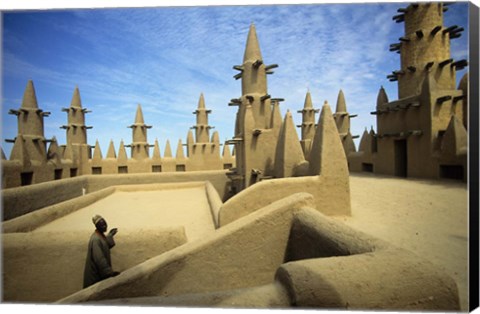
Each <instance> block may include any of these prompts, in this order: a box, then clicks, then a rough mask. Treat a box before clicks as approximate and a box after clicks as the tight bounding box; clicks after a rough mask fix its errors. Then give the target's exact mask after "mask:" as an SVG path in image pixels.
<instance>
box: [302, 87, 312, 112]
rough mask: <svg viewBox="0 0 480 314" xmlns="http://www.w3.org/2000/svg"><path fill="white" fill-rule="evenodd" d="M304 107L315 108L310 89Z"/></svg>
mask: <svg viewBox="0 0 480 314" xmlns="http://www.w3.org/2000/svg"><path fill="white" fill-rule="evenodd" d="M303 108H305V109H310V108H313V104H312V96H311V95H310V91H308V92H307V95H306V96H305V104H304V105H303Z"/></svg>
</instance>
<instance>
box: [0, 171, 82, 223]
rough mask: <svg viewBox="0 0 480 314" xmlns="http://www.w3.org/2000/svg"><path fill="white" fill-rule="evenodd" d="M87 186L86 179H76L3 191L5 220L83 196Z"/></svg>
mask: <svg viewBox="0 0 480 314" xmlns="http://www.w3.org/2000/svg"><path fill="white" fill-rule="evenodd" d="M86 186H87V180H86V177H76V178H71V179H65V180H61V181H51V182H44V183H39V184H35V185H31V186H25V187H19V188H12V189H7V190H2V194H1V197H2V200H3V219H4V220H9V219H12V218H15V217H18V216H21V215H24V214H26V213H29V212H32V211H35V210H37V209H39V208H43V207H46V206H50V205H52V204H57V203H60V202H63V201H66V200H69V199H72V198H75V197H78V196H81V195H82V189H83V188H86Z"/></svg>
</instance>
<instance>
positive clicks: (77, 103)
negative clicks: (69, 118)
mask: <svg viewBox="0 0 480 314" xmlns="http://www.w3.org/2000/svg"><path fill="white" fill-rule="evenodd" d="M70 107H75V108H82V100H81V99H80V91H79V89H78V86H75V90H74V91H73V97H72V102H71V103H70Z"/></svg>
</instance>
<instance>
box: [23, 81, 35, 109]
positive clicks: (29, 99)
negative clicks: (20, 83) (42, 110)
mask: <svg viewBox="0 0 480 314" xmlns="http://www.w3.org/2000/svg"><path fill="white" fill-rule="evenodd" d="M22 108H24V109H27V108H33V109H38V103H37V95H36V93H35V88H34V87H33V81H32V80H29V81H28V83H27V87H26V88H25V92H24V93H23V100H22Z"/></svg>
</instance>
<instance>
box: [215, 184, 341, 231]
mask: <svg viewBox="0 0 480 314" xmlns="http://www.w3.org/2000/svg"><path fill="white" fill-rule="evenodd" d="M302 192H305V193H309V194H311V195H312V196H313V197H314V199H315V201H314V205H313V207H314V208H316V209H317V210H318V211H320V212H321V213H323V214H325V215H329V216H332V215H350V187H349V178H348V176H342V177H335V176H333V177H329V176H322V175H319V176H308V177H295V178H283V179H272V180H265V181H261V182H258V183H256V184H254V185H253V186H251V187H249V188H248V189H246V190H243V191H241V192H240V193H238V194H237V195H235V196H233V197H232V198H230V199H229V200H228V201H227V202H225V203H224V204H223V206H222V207H221V208H220V212H219V224H220V226H224V225H226V224H229V223H231V222H232V221H235V220H237V219H239V218H241V217H243V216H246V215H248V214H250V213H252V212H254V211H256V210H258V209H260V208H262V207H264V206H267V205H268V204H270V203H272V202H274V201H275V200H279V199H282V198H284V197H287V196H289V195H292V194H295V193H302Z"/></svg>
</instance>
